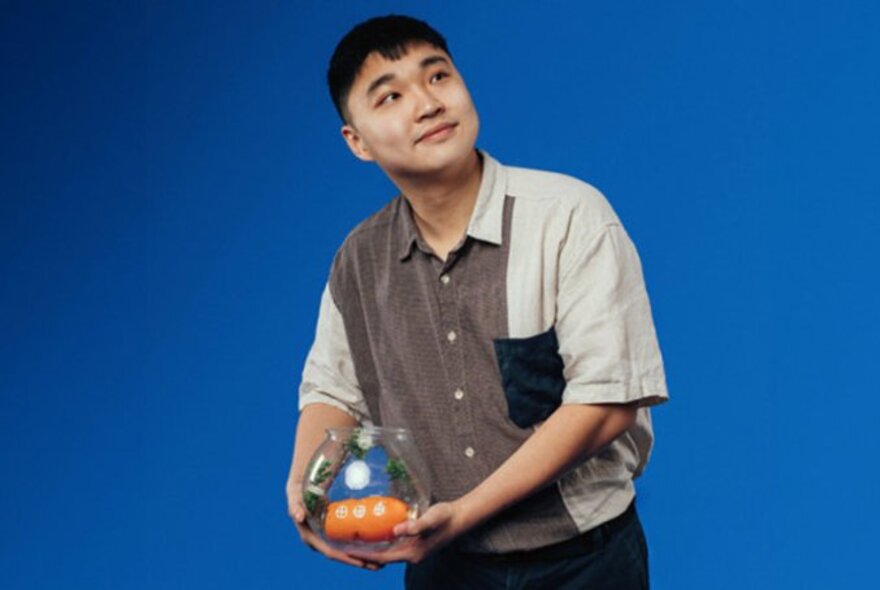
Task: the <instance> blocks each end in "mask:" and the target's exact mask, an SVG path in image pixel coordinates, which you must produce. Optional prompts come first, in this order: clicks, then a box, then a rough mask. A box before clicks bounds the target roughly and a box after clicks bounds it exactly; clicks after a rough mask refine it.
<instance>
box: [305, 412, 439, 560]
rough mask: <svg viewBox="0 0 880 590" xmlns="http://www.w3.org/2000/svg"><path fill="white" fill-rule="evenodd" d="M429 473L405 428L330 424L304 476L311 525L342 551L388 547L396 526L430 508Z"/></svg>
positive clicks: (395, 540)
mask: <svg viewBox="0 0 880 590" xmlns="http://www.w3.org/2000/svg"><path fill="white" fill-rule="evenodd" d="M426 473H427V471H426V469H425V467H424V462H423V461H422V459H421V457H420V456H419V453H418V450H417V449H416V447H415V444H414V442H413V439H412V436H411V434H410V432H409V431H408V430H406V429H404V428H384V427H378V426H363V427H356V428H330V429H328V430H327V434H326V437H325V439H324V441H323V442H322V443H321V445H320V446H318V448H317V449H316V450H315V453H314V455H313V456H312V458H311V461H310V462H309V465H308V467H307V468H306V474H305V477H304V479H303V503H304V504H305V507H306V514H307V518H308V522H309V526H310V527H311V529H312V530H313V531H315V532H316V533H317V534H318V535H320V536H321V537H322V538H323V539H324V540H325V541H326V542H327V543H328V544H330V545H331V546H333V547H336V548H339V549H341V550H343V551H351V550H357V551H360V552H366V553H379V552H382V551H385V550H387V549H390V548H391V547H394V546H395V545H397V544H398V543H400V542H402V541H404V539H400V538H396V537H395V536H394V533H393V529H394V526H395V525H397V524H399V523H401V522H404V521H406V520H409V519H416V518H418V517H419V516H420V515H421V514H422V513H424V511H425V510H426V509H427V508H428V504H429V493H428V489H427V487H426V485H425V474H426Z"/></svg>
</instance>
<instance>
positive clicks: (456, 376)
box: [435, 265, 475, 452]
mask: <svg viewBox="0 0 880 590" xmlns="http://www.w3.org/2000/svg"><path fill="white" fill-rule="evenodd" d="M435 276H436V280H437V282H436V283H435V285H436V293H437V300H438V301H439V303H440V325H441V326H442V328H441V330H442V332H441V333H442V334H443V336H442V338H443V340H444V341H443V342H442V343H441V347H440V349H441V351H442V355H443V358H444V360H445V362H446V365H447V367H448V372H447V375H448V376H449V379H450V390H451V392H452V395H451V396H450V398H447V399H449V403H451V404H453V405H452V408H451V411H452V416H453V417H454V418H453V425H452V426H453V429H454V431H455V434H456V436H457V437H458V438H459V439H460V440H462V441H468V442H471V441H473V440H474V432H475V428H474V423H473V416H472V409H471V407H470V404H469V402H468V400H467V399H466V396H465V392H464V376H465V371H464V367H465V365H464V350H463V346H462V344H463V343H462V340H461V339H462V337H463V336H464V335H463V334H462V332H461V322H460V319H459V310H458V302H457V299H456V289H455V281H453V280H452V277H451V275H450V274H449V268H448V265H447V268H444V269H442V270H441V272H440V274H439V276H438V275H435ZM468 448H471V452H473V449H472V447H468Z"/></svg>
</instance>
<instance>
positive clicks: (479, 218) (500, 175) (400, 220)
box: [395, 148, 507, 260]
mask: <svg viewBox="0 0 880 590" xmlns="http://www.w3.org/2000/svg"><path fill="white" fill-rule="evenodd" d="M477 151H478V152H479V153H480V155H481V156H482V158H483V175H482V177H481V179H480V189H479V191H478V193H477V202H476V203H475V204H474V211H473V213H472V214H471V220H470V223H469V224H468V229H467V235H468V236H471V237H472V238H475V239H477V240H482V241H484V242H489V243H491V244H496V245H499V246H500V245H501V243H502V231H503V225H504V198H505V195H506V192H507V176H506V174H505V171H504V166H502V165H501V164H500V163H499V162H498V161H497V160H496V159H495V158H493V157H492V156H490V155H489V153H488V152H486V151H485V150H482V149H479V148H477ZM398 199H399V204H398V210H397V223H396V224H395V225H396V227H397V231H398V235H399V236H400V243H399V250H398V255H399V258H400V260H405V259H406V258H407V257H408V256H409V255H410V253H411V252H412V248H413V245H414V244H418V245H419V247H420V248H422V249H424V250H426V251H427V246H426V245H425V244H423V243H422V238H421V236H420V235H419V231H418V228H417V227H416V224H415V221H414V220H413V211H412V206H411V205H410V204H409V201H407V200H406V198H405V197H403V196H402V195H401V196H400V197H398Z"/></svg>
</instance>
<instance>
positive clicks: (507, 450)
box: [299, 150, 668, 552]
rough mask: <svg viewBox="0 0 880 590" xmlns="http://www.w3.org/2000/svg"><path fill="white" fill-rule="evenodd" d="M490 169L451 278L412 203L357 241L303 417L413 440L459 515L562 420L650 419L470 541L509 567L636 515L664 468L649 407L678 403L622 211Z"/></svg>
mask: <svg viewBox="0 0 880 590" xmlns="http://www.w3.org/2000/svg"><path fill="white" fill-rule="evenodd" d="M479 154H480V156H481V158H482V161H483V174H482V180H481V184H480V189H479V194H478V197H477V202H476V205H475V209H474V212H473V214H472V217H471V220H470V224H469V227H468V230H467V235H466V237H465V239H464V240H462V242H461V243H460V244H459V245H458V246H457V247H456V248H455V249H454V250H453V251H452V252H450V254H449V255H448V257H447V260H446V261H445V262H444V261H441V260H440V259H439V258H438V257H436V256H435V255H433V253H432V251H431V249H430V247H429V246H428V245H427V244H426V243H425V242H424V241H423V240H422V239H421V237H420V236H419V233H418V230H417V229H416V226H415V223H414V221H413V218H412V209H411V207H410V205H409V202H408V201H407V200H406V199H405V198H404V197H403V196H401V195H398V196H397V197H395V198H394V199H393V200H392V201H391V202H390V203H389V204H388V205H386V206H385V207H384V208H383V209H382V210H380V211H378V212H377V213H376V214H374V215H372V216H371V217H370V218H368V219H367V220H365V221H364V222H362V223H361V224H359V225H358V226H357V227H356V228H355V229H354V230H353V231H352V232H351V233H350V234H349V236H348V237H347V238H346V240H345V242H344V243H343V244H342V246H341V248H340V249H339V251H338V252H337V255H336V258H335V259H334V262H333V267H332V270H331V273H330V277H329V280H328V282H327V286H326V288H325V290H324V293H323V296H322V299H321V307H320V311H319V316H318V326H317V331H316V335H315V341H314V344H313V345H312V348H311V350H310V352H309V355H308V358H307V360H306V364H305V369H304V371H303V379H302V384H301V386H300V398H299V406H300V409H302V408H303V407H305V406H306V405H308V404H311V403H325V404H329V405H332V406H335V407H338V408H340V409H343V410H345V411H346V412H348V413H350V414H351V415H352V416H354V417H356V418H357V419H358V420H359V421H361V422H362V423H372V424H376V425H383V426H395V427H405V428H409V429H410V430H412V432H413V433H414V438H415V442H416V446H417V447H418V449H419V451H420V452H421V454H422V456H423V458H424V459H425V460H426V463H427V465H428V471H429V473H428V484H429V486H430V489H431V490H432V495H433V498H434V499H435V500H437V501H449V500H453V499H455V498H458V497H460V496H462V495H464V494H465V493H467V492H468V491H469V490H471V489H473V488H474V487H475V486H476V485H478V484H479V483H480V482H481V481H483V480H484V479H486V478H487V477H488V476H489V475H490V474H491V473H492V472H494V471H495V470H496V469H497V468H498V467H499V466H500V465H501V464H502V463H503V462H504V461H505V460H506V459H507V458H508V457H509V456H510V455H511V454H512V453H513V452H514V451H516V449H517V448H518V447H519V446H520V445H521V444H522V443H523V442H524V441H525V440H526V439H528V437H529V436H530V435H531V434H532V432H534V429H535V428H536V427H537V426H538V425H539V424H540V423H541V422H543V420H545V419H546V418H547V417H548V416H549V415H550V413H552V412H553V410H555V409H556V408H557V407H559V405H561V404H572V403H578V404H591V403H636V404H638V405H639V406H640V407H639V410H638V413H637V420H636V423H635V425H634V426H633V427H632V428H631V429H630V430H628V431H627V432H626V433H624V434H623V435H621V436H620V437H619V438H618V439H616V440H615V441H614V442H613V443H611V444H610V445H608V446H607V447H606V448H605V449H604V450H602V451H601V452H600V453H598V454H597V455H596V456H594V457H592V458H590V459H589V460H587V461H585V462H584V463H583V464H581V465H580V466H578V467H577V468H575V469H574V470H572V471H570V472H569V473H568V474H566V475H565V476H563V477H562V478H561V479H559V480H558V481H557V482H555V483H554V484H552V485H549V486H547V487H545V488H544V489H543V490H541V491H539V492H538V493H536V494H534V495H533V496H531V497H529V498H527V499H526V500H524V501H522V502H520V503H519V504H517V505H516V506H514V507H512V508H510V509H508V510H506V511H504V512H502V513H500V514H499V515H497V516H496V517H494V518H493V519H491V520H489V521H488V522H486V523H485V524H483V525H482V526H481V527H479V528H478V529H476V530H474V531H472V532H470V533H469V534H467V535H465V536H463V537H462V538H460V539H458V540H457V541H456V544H457V545H458V547H459V548H460V549H462V550H467V551H479V552H507V551H513V550H523V549H532V548H536V547H541V546H544V545H548V544H552V543H556V542H559V541H563V540H565V539H568V538H571V537H573V536H575V535H577V534H578V533H579V532H583V531H586V530H588V529H590V528H593V527H595V526H597V525H600V524H602V523H604V522H606V521H608V520H610V519H612V518H614V517H615V516H617V515H619V514H620V513H622V512H623V510H624V509H625V508H626V507H627V505H628V504H629V503H630V501H631V500H632V499H633V497H634V495H635V490H634V484H633V480H634V479H635V478H636V477H638V475H639V474H640V473H641V472H642V470H643V469H644V468H645V465H646V464H647V462H648V459H649V457H650V454H651V449H652V445H653V432H652V428H651V416H650V411H649V409H648V407H649V406H652V405H655V404H657V403H660V402H662V401H665V400H666V399H667V398H668V394H667V391H666V381H665V375H664V371H663V361H662V358H661V354H660V349H659V346H658V343H657V337H656V334H655V330H654V324H653V320H652V317H651V309H650V304H649V301H648V295H647V292H646V290H645V285H644V280H643V276H642V269H641V263H640V261H639V257H638V254H637V253H636V250H635V247H634V246H633V244H632V242H631V240H630V239H629V236H628V235H627V233H626V231H625V230H624V228H623V226H622V225H621V223H620V221H619V219H618V218H617V216H616V215H615V213H614V211H613V210H612V208H611V206H610V205H609V204H608V202H607V200H606V199H605V198H604V197H603V196H602V194H601V193H599V192H598V191H597V190H596V189H595V188H593V187H592V186H590V185H589V184H586V183H584V182H582V181H580V180H577V179H575V178H572V177H570V176H566V175H563V174H556V173H552V172H544V171H538V170H530V169H525V168H515V167H507V166H503V165H501V164H500V163H499V162H498V161H496V160H495V159H494V158H492V157H491V156H490V155H489V154H488V153H486V152H485V151H483V150H479Z"/></svg>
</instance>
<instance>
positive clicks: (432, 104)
mask: <svg viewBox="0 0 880 590" xmlns="http://www.w3.org/2000/svg"><path fill="white" fill-rule="evenodd" d="M417 96H418V101H417V103H416V104H417V105H418V110H419V119H422V118H424V117H433V116H434V115H436V114H438V113H440V112H443V110H444V108H445V107H444V106H443V102H442V101H441V100H440V99H439V98H437V96H436V95H435V94H434V93H433V92H431V90H430V89H428V88H420V89H419V90H418V94H417Z"/></svg>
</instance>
